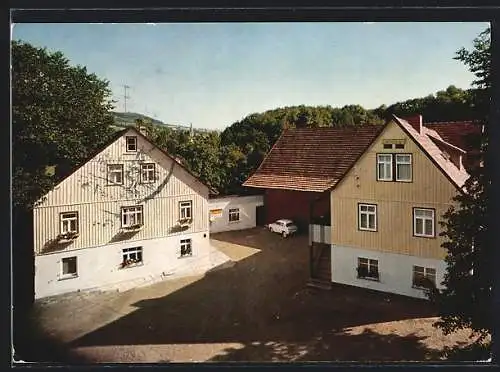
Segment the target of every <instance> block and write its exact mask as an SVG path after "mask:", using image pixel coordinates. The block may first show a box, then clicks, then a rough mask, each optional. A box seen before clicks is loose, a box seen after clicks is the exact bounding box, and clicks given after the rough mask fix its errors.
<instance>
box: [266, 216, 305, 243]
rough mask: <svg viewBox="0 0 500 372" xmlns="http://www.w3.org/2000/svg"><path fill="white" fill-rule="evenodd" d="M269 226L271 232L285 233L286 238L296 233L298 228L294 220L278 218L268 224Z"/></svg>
mask: <svg viewBox="0 0 500 372" xmlns="http://www.w3.org/2000/svg"><path fill="white" fill-rule="evenodd" d="M267 228H268V229H269V231H271V232H275V233H278V234H281V235H283V237H284V238H286V237H287V236H288V235H292V234H294V233H296V232H297V230H298V229H297V226H296V225H295V224H294V223H293V221H292V220H287V219H280V220H276V221H275V222H273V223H270V224H269V225H267Z"/></svg>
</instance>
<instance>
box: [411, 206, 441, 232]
mask: <svg viewBox="0 0 500 372" xmlns="http://www.w3.org/2000/svg"><path fill="white" fill-rule="evenodd" d="M434 219H435V212H434V209H430V208H413V235H414V236H422V237H426V238H434V237H435V233H436V232H435V222H434Z"/></svg>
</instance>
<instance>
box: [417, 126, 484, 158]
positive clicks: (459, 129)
mask: <svg viewBox="0 0 500 372" xmlns="http://www.w3.org/2000/svg"><path fill="white" fill-rule="evenodd" d="M424 127H426V128H429V129H432V130H435V131H436V132H437V133H438V134H439V135H440V136H441V138H442V139H443V140H445V141H446V142H448V143H451V144H452V145H455V146H457V147H460V148H461V149H462V150H465V151H467V152H469V151H471V150H476V149H474V148H473V146H472V145H471V144H470V143H469V141H468V138H470V135H471V134H480V133H481V125H479V124H476V123H474V122H472V121H451V122H439V123H424Z"/></svg>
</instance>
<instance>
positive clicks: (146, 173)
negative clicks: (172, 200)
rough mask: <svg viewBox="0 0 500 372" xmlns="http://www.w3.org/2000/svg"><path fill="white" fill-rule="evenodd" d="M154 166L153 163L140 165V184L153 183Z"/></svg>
mask: <svg viewBox="0 0 500 372" xmlns="http://www.w3.org/2000/svg"><path fill="white" fill-rule="evenodd" d="M155 171H156V166H155V164H154V163H144V164H141V182H142V183H152V182H155Z"/></svg>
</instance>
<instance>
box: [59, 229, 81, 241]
mask: <svg viewBox="0 0 500 372" xmlns="http://www.w3.org/2000/svg"><path fill="white" fill-rule="evenodd" d="M79 235H80V234H79V233H77V232H76V231H69V232H66V233H63V234H59V235H58V236H57V240H58V241H59V242H61V243H64V242H70V241H72V240H74V239H76V238H78V236H79Z"/></svg>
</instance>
